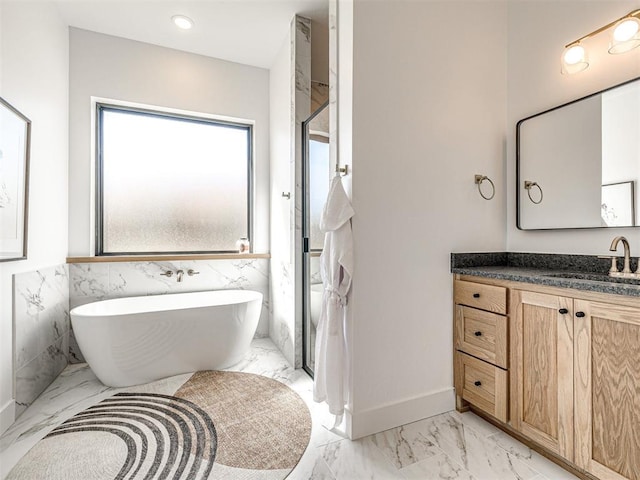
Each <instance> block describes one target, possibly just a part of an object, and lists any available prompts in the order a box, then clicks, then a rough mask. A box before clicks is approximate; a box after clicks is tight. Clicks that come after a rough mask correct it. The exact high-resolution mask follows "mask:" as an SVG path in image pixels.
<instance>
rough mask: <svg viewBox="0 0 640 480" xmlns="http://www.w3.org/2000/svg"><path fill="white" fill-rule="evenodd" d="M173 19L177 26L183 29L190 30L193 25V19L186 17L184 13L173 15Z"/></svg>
mask: <svg viewBox="0 0 640 480" xmlns="http://www.w3.org/2000/svg"><path fill="white" fill-rule="evenodd" d="M171 20H173V23H175V24H176V27H178V28H181V29H183V30H189V29H190V28H191V27H193V20H191V19H190V18H189V17H185V16H184V15H174V16H173V17H171Z"/></svg>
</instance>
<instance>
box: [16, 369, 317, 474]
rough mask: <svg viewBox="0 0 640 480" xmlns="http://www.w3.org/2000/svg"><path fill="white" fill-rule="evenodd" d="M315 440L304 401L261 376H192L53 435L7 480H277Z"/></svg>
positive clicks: (125, 397) (96, 410)
mask: <svg viewBox="0 0 640 480" xmlns="http://www.w3.org/2000/svg"><path fill="white" fill-rule="evenodd" d="M310 435H311V417H310V415H309V410H308V408H307V406H306V405H305V403H304V401H303V400H302V399H301V398H300V397H299V396H298V394H296V393H295V392H294V391H293V390H291V389H290V388H289V387H287V386H286V385H284V384H282V383H280V382H278V381H276V380H273V379H270V378H267V377H263V376H260V375H254V374H250V373H239V372H217V371H206V372H196V373H194V374H193V375H192V376H191V377H190V378H189V379H188V380H187V381H186V382H184V383H183V384H182V385H181V386H180V387H179V388H178V389H177V390H176V391H175V392H172V394H164V393H149V392H135V391H125V392H120V393H116V394H114V395H113V396H111V397H109V398H107V399H105V400H103V401H101V402H99V403H97V404H96V405H94V406H92V407H90V408H87V409H86V410H84V411H82V412H80V413H78V414H76V415H74V416H73V417H71V418H69V419H68V420H66V421H65V422H63V423H62V424H61V425H59V426H57V427H56V428H55V429H54V430H52V431H51V432H50V433H49V434H48V435H47V436H46V437H45V438H43V439H42V440H41V441H40V442H38V444H36V446H34V447H33V448H32V449H31V450H30V451H29V452H28V453H27V455H25V456H24V457H23V458H22V459H21V460H20V461H19V462H18V464H17V465H16V466H15V467H14V468H13V470H12V471H11V472H10V473H9V476H8V477H7V479H8V480H9V479H11V480H14V479H15V480H17V479H20V480H26V479H28V480H33V479H47V480H49V479H50V480H56V479H60V480H62V479H64V480H94V479H95V480H101V479H117V480H125V479H127V480H137V479H145V480H146V479H148V480H155V479H172V480H174V479H176V480H177V479H184V480H187V479H188V480H207V479H228V480H234V479H238V480H240V479H241V480H279V479H283V478H285V477H286V476H287V475H288V474H289V472H290V471H291V470H292V469H293V468H294V467H295V466H296V464H297V463H298V461H299V459H300V457H301V456H302V454H303V453H304V450H305V449H306V447H307V445H308V443H309V438H310Z"/></svg>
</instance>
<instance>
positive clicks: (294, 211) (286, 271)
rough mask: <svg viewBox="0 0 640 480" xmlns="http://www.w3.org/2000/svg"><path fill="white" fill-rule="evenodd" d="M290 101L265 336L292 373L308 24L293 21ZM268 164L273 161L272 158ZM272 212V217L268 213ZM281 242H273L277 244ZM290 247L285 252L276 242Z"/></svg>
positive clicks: (298, 354)
mask: <svg viewBox="0 0 640 480" xmlns="http://www.w3.org/2000/svg"><path fill="white" fill-rule="evenodd" d="M289 39H290V46H289V54H290V66H291V71H290V72H289V74H290V87H291V90H290V92H289V95H288V96H289V98H290V100H291V104H290V105H289V107H290V109H291V110H290V113H291V115H290V125H289V126H288V129H289V131H288V136H289V139H290V150H289V151H290V155H289V158H288V160H289V165H288V168H282V169H281V170H280V169H276V168H274V166H273V163H272V170H271V171H272V175H274V172H278V171H282V175H283V176H284V175H287V176H288V178H287V179H285V178H281V179H277V180H279V181H278V184H280V185H286V184H289V187H290V190H289V191H290V192H291V194H292V199H291V200H292V201H291V202H289V203H290V207H289V221H288V224H285V225H284V228H283V229H282V230H281V231H277V232H275V231H274V230H273V228H274V224H273V223H272V227H271V228H272V232H271V237H272V238H271V255H272V257H271V279H272V280H271V282H272V283H271V300H272V308H273V310H272V316H271V325H270V328H269V336H270V337H271V339H272V340H273V342H274V343H275V344H276V345H277V347H278V348H279V349H280V351H281V352H282V354H283V355H284V357H285V358H286V359H287V361H288V362H290V363H291V365H292V366H294V367H295V368H299V367H301V366H302V296H301V295H296V292H301V291H302V253H301V252H302V133H301V132H302V122H303V121H305V120H306V119H307V118H308V117H309V115H310V114H311V20H309V19H307V18H304V17H300V16H297V15H296V16H295V17H294V18H293V20H292V21H291V31H290V34H289ZM272 161H273V159H272ZM272 213H273V212H272ZM279 239H280V240H281V241H280V242H277V240H279ZM286 242H288V244H289V245H290V247H289V249H288V251H287V252H284V251H280V250H279V249H278V247H277V246H276V245H275V243H279V244H285V243H286Z"/></svg>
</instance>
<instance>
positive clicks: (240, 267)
mask: <svg viewBox="0 0 640 480" xmlns="http://www.w3.org/2000/svg"><path fill="white" fill-rule="evenodd" d="M190 269H192V270H194V271H196V272H199V274H198V275H193V276H188V275H187V273H186V272H187V271H188V270H190ZM167 270H171V271H173V272H174V273H175V272H176V271H177V270H183V271H184V272H185V273H184V276H183V278H182V282H178V281H177V277H176V275H175V274H174V275H173V276H171V277H166V276H163V275H160V274H161V273H164V272H166V271H167ZM69 277H70V278H69V285H70V287H69V288H70V292H69V293H70V299H69V302H70V308H74V307H77V306H79V305H84V304H87V303H91V302H96V301H99V300H106V299H111V298H120V297H133V296H139V295H161V294H167V293H182V292H198V291H203V290H227V289H236V288H237V289H243V290H255V291H257V292H260V293H262V295H263V303H262V312H261V314H260V321H259V323H258V329H257V331H256V335H255V336H256V337H266V336H268V335H269V260H268V259H262V258H258V259H238V260H190V261H179V262H178V261H176V262H104V263H102V262H101V263H73V264H70V265H69ZM70 349H71V358H70V361H71V363H78V362H83V361H84V359H83V357H82V353H81V352H80V350H79V348H78V346H77V343H76V342H75V339H74V337H73V331H72V332H71V340H70Z"/></svg>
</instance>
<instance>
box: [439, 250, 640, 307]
mask: <svg viewBox="0 0 640 480" xmlns="http://www.w3.org/2000/svg"><path fill="white" fill-rule="evenodd" d="M510 257H511V258H510ZM609 262H610V261H609V260H607V259H601V258H598V257H597V256H590V255H553V254H526V253H517V254H512V253H505V252H497V253H479V254H474V253H463V254H459V253H452V254H451V272H452V273H458V274H461V275H474V276H480V277H485V278H495V279H498V280H510V281H514V282H524V283H533V284H537V285H547V286H550V287H561V288H573V289H576V290H587V291H591V292H599V293H608V294H613V295H626V296H631V297H640V279H630V278H620V277H609V276H608V275H607V272H608V270H609ZM632 267H635V264H633V265H632ZM634 270H635V268H634Z"/></svg>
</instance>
